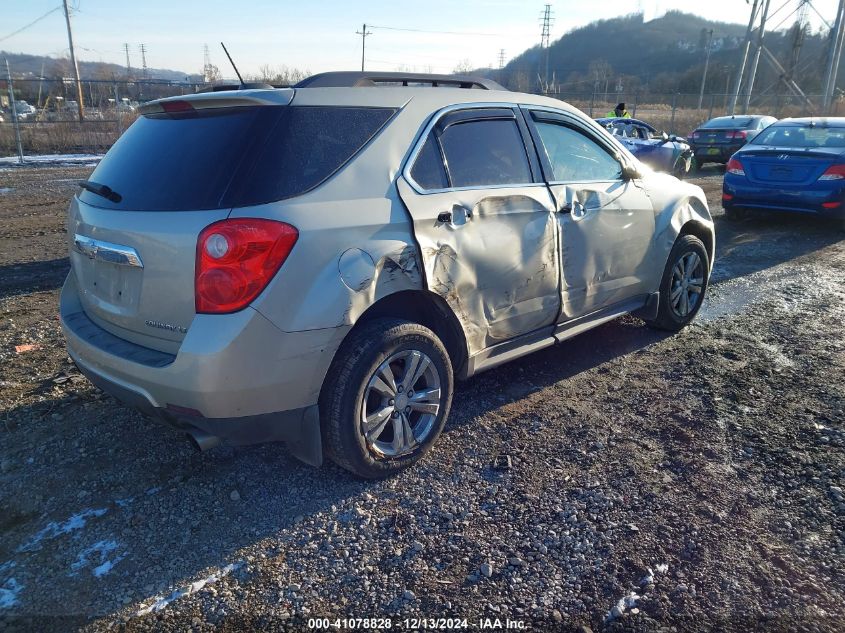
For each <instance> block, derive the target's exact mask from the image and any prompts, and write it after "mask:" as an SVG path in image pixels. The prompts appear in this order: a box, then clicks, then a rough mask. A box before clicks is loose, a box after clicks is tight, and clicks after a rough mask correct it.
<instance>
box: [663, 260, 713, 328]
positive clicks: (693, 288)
mask: <svg viewBox="0 0 845 633" xmlns="http://www.w3.org/2000/svg"><path fill="white" fill-rule="evenodd" d="M703 287H704V262H703V261H702V260H701V257H699V255H698V253H695V252H686V253H684V254H683V255H681V257H680V258H679V259H678V261H677V262H675V265H674V266H673V267H672V283H671V286H670V292H669V302H670V304H671V306H672V312H674V313H675V315H676V316H678V317H680V318H682V319H685V318H686V317H687V316H689V315H690V314H691V313H692V312H693V311H694V310H695V309H696V307H697V306H698V302H699V301H701V291H702V289H703Z"/></svg>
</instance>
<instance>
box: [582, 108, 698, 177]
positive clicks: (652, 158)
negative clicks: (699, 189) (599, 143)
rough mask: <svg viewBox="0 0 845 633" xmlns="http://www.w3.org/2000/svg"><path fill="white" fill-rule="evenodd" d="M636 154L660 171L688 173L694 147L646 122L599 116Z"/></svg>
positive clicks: (610, 130) (605, 125)
mask: <svg viewBox="0 0 845 633" xmlns="http://www.w3.org/2000/svg"><path fill="white" fill-rule="evenodd" d="M596 123H598V124H599V125H603V126H604V127H605V128H607V131H608V132H610V133H611V134H613V136H615V137H616V138H617V139H618V140H619V142H621V143H622V144H623V145H624V146H625V147H626V148H627V149H628V151H630V152H631V153H632V154H633V155H634V156H636V157H637V158H638V159H639V160H641V161H642V162H644V163H646V164H647V165H649V166H651V167H653V168H654V169H656V170H658V171H665V172H669V173H670V174H674V175H676V176H679V177H681V176H685V175H686V174H688V173H689V171H690V169H691V168H692V149H691V148H690V146H689V145H688V144H687V141H686V139H683V138H679V137H677V136H675V135H674V134H673V135H671V136H670V135H668V134H666V132H658V131H657V130H656V129H654V128H653V127H652V126H650V125H649V124H648V123H646V122H645V121H640V120H639V119H631V118H623V117H605V118H601V119H596Z"/></svg>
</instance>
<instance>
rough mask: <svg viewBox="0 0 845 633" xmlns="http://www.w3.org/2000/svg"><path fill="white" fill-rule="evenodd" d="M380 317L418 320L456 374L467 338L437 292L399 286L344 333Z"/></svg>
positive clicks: (461, 362) (379, 300)
mask: <svg viewBox="0 0 845 633" xmlns="http://www.w3.org/2000/svg"><path fill="white" fill-rule="evenodd" d="M384 317H392V318H396V319H404V320H407V321H411V322H413V323H418V324H420V325H424V326H425V327H427V328H428V329H430V330H431V331H432V332H434V333H435V334H436V335H437V337H438V338H439V339H440V340H441V341H442V342H443V345H444V346H445V347H446V351H447V352H448V353H449V359H450V360H451V361H452V369H453V370H454V372H455V375H456V376H458V375H460V373H461V370H462V368H463V367H464V365H465V364H466V361H467V358H468V351H467V341H466V337H465V336H464V331H463V328H462V327H461V324H460V321H459V320H458V318H457V316H455V313H454V312H453V311H452V309H451V308H450V307H449V305H448V304H447V303H446V301H445V300H444V299H443V298H442V297H441V296H439V295H437V294H435V293H433V292H431V291H429V290H400V291H398V292H394V293H392V294H389V295H386V296H384V297H381V298H380V299H378V300H377V301H376V302H375V303H373V304H372V305H371V306H369V307H368V308H367V309H366V310H365V311H364V312H363V313H362V314H361V315H360V316H359V317H358V319H357V320H356V322H355V325H354V326H353V327H352V329H350V330H349V332H347V334H346V337H349V336H350V334H352V333H353V332H355V331H357V330H358V329H360V328H361V327H363V326H364V325H366V324H367V323H370V322H371V321H372V320H373V319H378V318H384ZM346 337H344V338H346Z"/></svg>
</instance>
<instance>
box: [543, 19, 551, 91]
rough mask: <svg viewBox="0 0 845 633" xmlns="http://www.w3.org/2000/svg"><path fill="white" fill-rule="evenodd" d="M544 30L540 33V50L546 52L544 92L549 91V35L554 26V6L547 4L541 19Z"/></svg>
mask: <svg viewBox="0 0 845 633" xmlns="http://www.w3.org/2000/svg"><path fill="white" fill-rule="evenodd" d="M541 20H542V24H543V28H542V30H541V31H540V48H542V49H544V52H545V71H544V73H543V90H544V91H546V90H548V89H549V35H550V33H551V26H552V5H550V4H547V5H546V8H545V9H544V10H543V16H542V18H541Z"/></svg>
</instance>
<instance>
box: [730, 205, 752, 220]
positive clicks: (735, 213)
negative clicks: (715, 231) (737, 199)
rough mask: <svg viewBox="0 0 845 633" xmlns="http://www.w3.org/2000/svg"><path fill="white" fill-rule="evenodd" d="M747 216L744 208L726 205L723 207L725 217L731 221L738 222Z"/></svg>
mask: <svg viewBox="0 0 845 633" xmlns="http://www.w3.org/2000/svg"><path fill="white" fill-rule="evenodd" d="M746 217H748V213H746V211H745V210H744V209H737V208H736V207H727V208H726V209H725V218H726V219H728V220H730V221H731V222H738V221H739V220H744V219H745V218H746Z"/></svg>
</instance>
